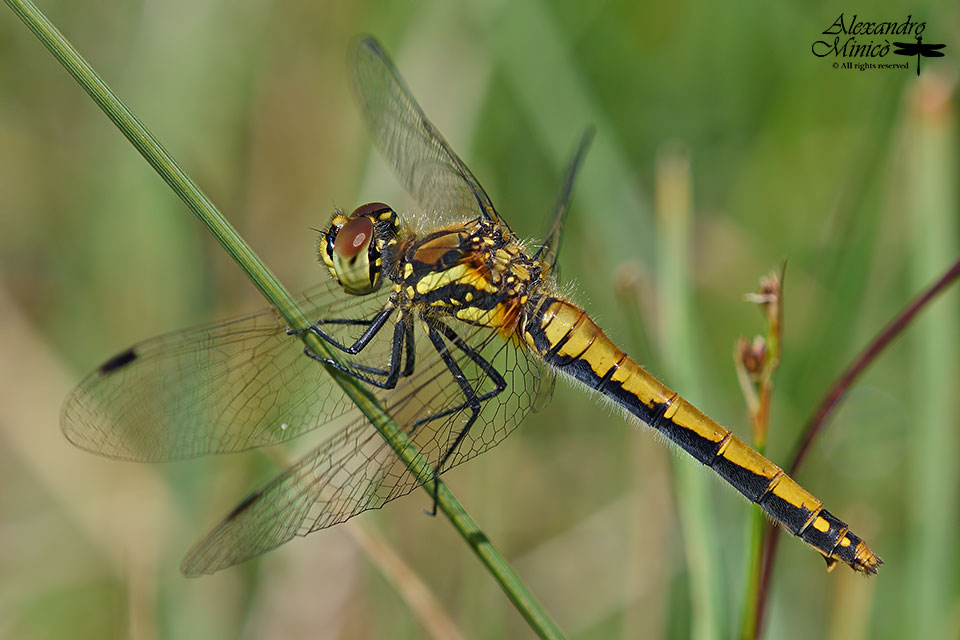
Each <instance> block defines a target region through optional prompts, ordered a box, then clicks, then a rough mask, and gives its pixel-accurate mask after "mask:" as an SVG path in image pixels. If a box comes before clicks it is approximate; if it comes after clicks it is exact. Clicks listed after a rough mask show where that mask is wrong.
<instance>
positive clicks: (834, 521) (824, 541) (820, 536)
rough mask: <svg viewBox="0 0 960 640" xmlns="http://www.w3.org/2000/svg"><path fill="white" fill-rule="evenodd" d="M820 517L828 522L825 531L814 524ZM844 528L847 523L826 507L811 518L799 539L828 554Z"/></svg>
mask: <svg viewBox="0 0 960 640" xmlns="http://www.w3.org/2000/svg"><path fill="white" fill-rule="evenodd" d="M820 518H823V519H824V520H826V521H827V523H828V524H829V527H827V530H826V531H820V529H817V528H816V527H815V526H814V524H815V523H816V522H817V521H818V520H819V519H820ZM846 528H847V524H846V523H845V522H843V521H842V520H840V518H837V517H836V516H834V515H833V514H832V513H830V512H829V511H827V510H826V509H822V510H821V511H820V513H818V514H817V517H816V518H814V519H813V522H811V523H810V525H809V526H808V527H807V528H806V529H804V530H803V532H802V533H801V534H800V539H801V540H803V541H804V542H806V543H807V544H809V545H811V546H813V547H816V548H817V549H820V550H821V551H823V552H824V553H827V554H829V553H830V552H831V551H833V548H834V547H835V546H836V544H837V542H838V541H839V539H840V532H841V531H843V530H844V529H846ZM848 562H849V560H848Z"/></svg>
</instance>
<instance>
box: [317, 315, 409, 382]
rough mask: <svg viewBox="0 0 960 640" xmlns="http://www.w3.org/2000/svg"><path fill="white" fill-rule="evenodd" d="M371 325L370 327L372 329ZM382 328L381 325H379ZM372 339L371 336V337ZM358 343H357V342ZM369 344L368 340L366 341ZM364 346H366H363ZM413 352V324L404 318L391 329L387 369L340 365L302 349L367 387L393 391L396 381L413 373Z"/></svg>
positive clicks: (359, 365) (360, 365)
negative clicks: (378, 377)
mask: <svg viewBox="0 0 960 640" xmlns="http://www.w3.org/2000/svg"><path fill="white" fill-rule="evenodd" d="M372 326H373V325H371V327H372ZM381 327H382V323H381ZM321 337H323V336H321ZM371 337H372V336H371ZM358 342H359V341H358ZM367 342H368V343H369V339H368V340H367ZM364 346H366V345H364ZM404 348H406V350H407V357H406V360H407V366H406V368H405V369H404V371H403V372H401V371H400V365H401V363H402V362H403V350H404ZM413 351H414V343H413V323H412V322H410V321H409V320H406V319H405V318H401V319H400V320H399V321H397V323H396V325H394V327H393V350H392V352H391V355H390V364H389V366H388V367H387V368H384V369H378V368H376V367H369V366H367V365H362V364H342V363H340V362H337V361H336V360H333V359H331V358H323V357H321V356H318V355H317V354H315V353H313V352H312V351H311V350H310V348H309V347H304V349H303V352H304V353H305V354H306V355H307V356H308V357H310V358H313V359H314V360H317V361H318V362H322V363H324V364H327V365H329V366H331V367H333V368H335V369H337V370H339V371H342V372H344V373H346V374H348V375H350V376H353V377H354V378H356V379H357V380H361V381H363V382H366V383H367V384H369V385H372V386H374V387H377V388H380V389H393V388H394V387H396V386H397V380H399V378H400V377H401V376H408V375H410V374H411V373H412V372H413V367H412V366H411V363H412V361H413V356H412V355H411V354H412V353H413ZM371 376H380V377H382V378H384V379H383V380H377V379H376V378H373V377H371Z"/></svg>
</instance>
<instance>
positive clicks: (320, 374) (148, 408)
mask: <svg viewBox="0 0 960 640" xmlns="http://www.w3.org/2000/svg"><path fill="white" fill-rule="evenodd" d="M385 296H386V294H385V295H384V296H367V297H358V296H347V295H344V293H343V291H342V289H340V287H339V286H338V285H337V284H336V283H335V282H334V281H333V280H332V279H330V280H329V282H327V283H325V284H323V285H320V286H318V287H316V288H314V289H311V290H309V291H307V292H305V293H303V294H301V296H300V297H299V303H300V305H301V307H302V308H303V310H304V312H305V313H306V314H307V317H308V318H311V319H317V320H319V319H320V318H334V317H350V318H354V317H359V318H369V317H371V316H372V315H373V314H374V313H376V311H377V310H379V309H381V308H382V307H383V305H384V304H385ZM327 328H330V329H332V330H337V331H338V332H339V333H338V335H337V337H338V338H340V339H341V340H349V339H350V336H349V335H348V333H349V332H355V333H358V332H359V331H361V330H362V328H363V327H356V326H342V327H341V326H332V327H329V326H328V327H327ZM286 329H287V327H286V325H285V324H284V323H283V322H282V321H281V320H280V319H279V317H278V316H277V315H276V314H275V313H274V312H273V310H272V309H266V310H264V311H261V312H260V313H257V314H254V315H251V316H248V317H245V318H241V319H238V320H232V321H228V322H224V323H221V324H214V325H209V326H204V327H199V328H194V329H187V330H184V331H178V332H174V333H170V334H168V335H164V336H160V337H157V338H153V339H151V340H147V341H145V342H142V343H140V344H138V345H136V346H134V347H132V348H130V349H128V350H126V351H124V352H122V353H121V354H119V355H117V356H115V357H113V358H111V359H110V360H109V361H107V362H106V363H105V364H104V365H102V366H101V367H100V368H99V369H97V370H96V371H94V372H93V373H91V374H90V375H89V376H87V378H86V379H84V380H83V381H82V382H81V383H80V385H79V386H78V387H77V388H76V389H75V390H74V391H73V392H72V393H71V394H70V396H69V397H68V398H67V400H66V402H65V404H64V407H63V411H62V414H61V425H62V428H63V432H64V434H65V435H66V436H67V439H68V440H70V441H71V442H72V443H74V444H75V445H77V446H78V447H80V448H82V449H86V450H88V451H92V452H94V453H98V454H101V455H105V456H109V457H113V458H119V459H126V460H138V461H149V462H159V461H166V460H179V459H185V458H191V457H195V456H199V455H204V454H210V453H223V452H230V451H241V450H244V449H250V448H253V447H261V446H265V445H270V444H275V443H278V442H283V441H285V440H289V439H291V438H294V437H296V436H299V435H301V434H303V433H305V432H307V431H310V430H312V429H315V428H317V427H319V426H321V425H324V424H326V423H328V422H330V421H331V420H334V419H335V418H337V417H340V416H343V415H344V414H348V413H350V412H355V411H356V406H355V405H354V404H353V403H352V402H351V401H350V400H349V399H348V398H347V397H346V396H345V395H344V394H343V392H342V390H341V389H340V388H339V387H338V386H337V385H336V384H335V383H334V382H333V380H332V378H331V377H330V375H329V374H327V372H326V371H325V370H324V368H323V367H322V366H321V365H320V364H319V363H317V362H316V361H314V360H312V359H310V358H308V357H306V356H305V355H304V354H303V343H302V342H301V341H300V340H299V339H298V338H297V337H296V336H290V335H287V332H286ZM382 333H383V335H378V336H377V339H375V340H374V341H373V342H372V343H371V344H370V345H369V346H368V347H367V349H365V350H364V351H363V358H362V361H364V362H366V361H369V362H376V363H378V364H377V366H383V363H384V362H388V361H389V354H390V347H391V345H392V339H391V338H392V336H391V335H389V334H390V333H392V332H391V331H389V329H385V330H384V331H383V332H382Z"/></svg>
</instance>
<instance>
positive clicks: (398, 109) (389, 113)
mask: <svg viewBox="0 0 960 640" xmlns="http://www.w3.org/2000/svg"><path fill="white" fill-rule="evenodd" d="M353 70H354V79H355V88H356V92H357V96H358V99H359V101H360V106H361V107H362V110H363V114H364V116H365V117H366V120H367V124H368V125H369V127H370V131H371V133H372V134H373V138H374V140H375V141H376V143H377V146H378V147H379V149H380V152H381V153H382V154H383V155H384V157H385V158H386V159H387V161H388V162H389V163H390V165H391V166H392V167H393V170H394V172H395V173H396V175H397V177H398V178H399V179H400V182H402V183H403V185H404V187H406V189H407V191H408V192H409V193H410V194H411V195H412V196H413V197H414V198H416V199H417V201H418V202H419V203H420V204H421V205H422V206H423V207H424V208H425V209H426V211H427V213H428V214H430V215H432V216H433V217H434V218H433V222H434V223H438V222H439V223H440V226H442V225H444V224H447V223H451V224H452V223H455V222H462V221H463V220H466V219H471V218H475V217H477V216H478V215H484V216H487V217H488V218H490V219H491V220H494V221H497V222H499V223H501V224H503V225H506V223H505V222H504V221H503V220H502V219H501V218H500V217H499V216H498V215H497V212H496V209H494V207H493V204H492V203H491V202H490V198H489V196H487V194H486V192H485V191H484V190H483V187H481V186H480V183H479V182H477V179H476V178H475V177H474V176H473V174H472V173H471V172H470V169H468V168H467V165H466V164H464V162H463V161H462V160H461V159H460V157H459V156H457V154H456V153H455V152H454V151H453V149H451V148H450V145H449V144H447V141H446V140H444V139H443V136H442V135H440V132H439V131H437V128H436V127H435V126H434V125H433V123H431V122H430V121H429V120H428V119H427V117H426V116H425V115H424V113H423V110H422V109H421V108H420V105H418V104H417V101H416V100H415V99H414V97H413V96H412V95H411V94H410V90H409V89H407V86H406V84H405V83H404V81H403V79H402V78H401V77H400V74H399V72H398V71H397V69H396V67H395V66H394V65H393V62H392V61H391V60H390V58H389V57H388V56H387V54H386V53H385V52H384V51H383V49H382V48H381V47H380V44H379V43H378V42H377V41H376V40H374V39H373V38H370V37H367V38H364V39H363V40H361V41H360V42H359V43H358V44H357V46H356V47H355V48H354V50H353Z"/></svg>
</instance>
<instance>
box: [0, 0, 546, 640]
mask: <svg viewBox="0 0 960 640" xmlns="http://www.w3.org/2000/svg"><path fill="white" fill-rule="evenodd" d="M5 1H6V3H7V5H8V6H10V8H11V9H12V10H13V11H14V13H16V14H17V15H18V16H19V17H20V19H21V20H22V21H23V22H24V24H26V25H27V27H28V28H29V29H30V30H31V31H32V32H33V33H34V35H36V36H37V37H38V38H39V39H40V41H41V42H42V43H43V44H44V46H45V47H46V48H47V49H48V50H49V51H50V53H52V54H53V55H54V57H55V58H57V60H59V61H60V63H61V64H62V65H63V66H64V67H65V68H66V69H67V71H68V72H69V73H70V75H72V76H73V77H74V79H75V80H76V81H77V82H78V83H79V84H80V86H82V87H83V89H84V90H85V91H86V92H87V93H88V94H89V95H90V97H91V98H93V100H94V102H96V103H97V105H98V106H99V107H100V108H101V109H102V110H103V111H104V113H106V114H107V117H109V118H110V120H111V121H112V122H113V123H114V124H115V125H116V126H117V127H118V128H119V129H120V131H121V132H123V134H124V136H126V138H127V139H128V140H129V141H130V142H131V143H132V144H133V146H134V147H135V148H136V149H137V150H138V151H139V152H140V154H141V155H142V156H143V157H144V158H145V159H146V161H147V162H148V163H150V165H151V166H152V167H153V168H154V169H155V170H156V172H157V173H158V174H159V175H160V177H162V178H163V180H164V181H165V182H166V183H167V184H168V185H169V186H170V188H171V189H173V191H174V192H175V193H176V194H177V195H178V196H180V199H181V200H183V202H184V203H185V204H186V205H187V207H189V208H190V210H191V211H193V213H194V214H195V215H196V216H197V217H198V218H199V219H200V222H201V223H203V225H204V226H205V227H206V228H207V229H208V230H209V231H210V233H212V234H213V236H214V237H215V238H216V239H217V241H218V242H219V243H220V245H221V246H222V247H223V248H224V250H225V251H226V252H227V253H228V254H229V255H230V256H231V257H232V258H233V259H234V261H236V262H237V264H238V265H239V266H240V268H241V269H243V271H244V273H246V274H247V276H248V277H249V278H250V279H251V281H253V283H254V285H255V286H256V287H257V288H258V289H259V290H260V292H261V293H262V294H263V296H264V297H265V298H266V299H267V300H268V301H269V302H270V304H271V305H273V306H274V308H276V310H277V312H278V313H279V314H280V315H281V317H282V318H283V319H284V321H285V322H286V323H287V324H288V325H289V326H290V327H292V328H294V329H300V328H304V327H307V326H308V325H309V322H308V321H307V319H306V317H305V316H304V315H303V312H302V311H301V310H300V309H299V308H298V307H297V305H296V303H295V302H294V300H293V299H292V298H291V296H290V294H289V293H288V292H287V291H286V289H285V288H284V287H283V285H281V284H280V282H279V281H278V280H277V278H276V277H275V276H274V275H273V273H271V272H270V270H269V269H268V268H267V267H266V265H264V264H263V262H262V261H261V260H260V258H259V257H258V256H257V255H256V254H255V253H254V252H253V250H252V249H251V248H250V247H249V246H248V245H247V244H246V243H245V242H244V241H243V239H242V238H241V237H240V235H239V234H238V233H237V231H236V230H235V229H234V228H233V227H232V226H231V225H230V224H229V223H228V222H227V221H226V220H225V219H224V217H223V216H222V214H221V213H220V212H219V211H218V210H217V208H216V206H215V205H214V204H213V202H212V201H211V200H210V199H209V198H208V197H207V196H206V195H205V194H204V193H203V191H201V190H200V188H199V187H198V186H197V184H196V183H195V182H194V181H193V180H192V179H191V178H190V177H189V176H188V175H187V174H186V172H185V171H184V170H183V169H182V168H181V167H180V166H179V165H178V164H177V162H176V161H175V160H174V159H173V157H172V156H171V155H170V154H169V153H168V152H167V151H166V150H165V149H164V148H163V147H162V146H161V145H160V143H159V142H158V141H157V139H156V138H154V136H153V135H152V134H151V133H150V132H149V131H148V130H147V128H146V127H145V126H144V125H143V123H141V122H140V121H139V120H138V119H137V117H136V116H135V115H134V114H133V113H132V112H131V111H130V110H129V109H128V108H127V107H126V105H124V104H123V102H122V101H121V100H120V99H119V98H118V97H117V96H116V95H115V94H114V93H113V92H112V91H111V90H110V88H109V87H108V86H107V85H106V83H104V81H103V80H102V79H101V78H100V77H99V75H97V73H96V72H95V71H94V70H93V68H92V67H91V66H90V65H89V64H88V63H87V62H86V61H85V60H84V59H83V58H82V57H81V56H80V54H79V53H78V52H77V51H76V49H74V48H73V46H72V45H71V44H70V43H69V42H68V41H67V40H66V38H64V36H63V34H61V33H60V32H59V30H58V29H57V28H56V27H55V26H54V25H53V23H51V22H50V21H49V20H48V19H47V18H46V16H44V15H43V14H42V13H41V12H40V10H39V9H38V8H37V7H36V5H34V4H33V3H32V2H30V1H29V0H5ZM301 337H302V339H303V341H304V342H305V343H306V344H307V346H308V347H310V349H311V350H312V351H313V352H314V353H317V354H321V355H323V356H330V357H332V355H333V354H330V352H329V351H328V350H327V347H326V345H325V344H324V343H323V342H322V341H321V340H320V339H319V338H318V337H317V336H316V335H314V334H312V333H309V332H306V333H303V334H302V336H301ZM328 371H329V373H330V375H332V376H333V377H334V379H335V380H336V381H337V383H338V384H339V385H340V386H341V388H343V390H344V392H345V393H346V394H347V395H348V396H349V397H350V399H351V400H353V401H354V402H355V403H356V404H357V406H358V407H359V408H360V410H361V411H363V413H364V415H366V417H367V418H368V419H369V420H370V423H371V424H372V425H373V426H374V427H375V428H376V429H377V431H379V432H380V434H381V435H382V436H383V438H384V439H385V440H386V441H387V443H388V444H389V445H390V446H391V447H392V448H393V450H394V451H395V452H396V453H397V455H398V456H400V458H401V459H402V460H403V461H404V463H405V464H406V465H407V467H408V468H409V469H410V472H411V473H413V474H414V476H415V477H416V478H417V479H418V480H419V481H420V482H421V483H423V485H424V488H425V489H427V490H428V491H429V492H430V493H431V494H432V482H433V480H432V473H433V471H432V468H431V466H430V464H429V463H428V462H427V461H426V460H425V459H424V458H423V457H422V456H421V455H420V452H419V451H418V450H417V449H416V447H415V446H414V445H413V444H412V443H411V442H410V441H409V440H408V439H407V437H406V435H405V434H404V433H403V431H402V430H401V429H400V428H399V427H398V425H397V424H396V423H395V422H394V421H393V420H392V419H391V417H390V416H389V414H387V413H386V412H385V411H384V410H383V408H382V407H380V406H379V404H378V403H377V401H376V399H375V398H374V397H373V395H372V394H371V393H370V392H369V390H368V389H366V388H365V387H364V386H362V385H361V384H359V383H358V382H357V381H356V380H354V379H353V378H351V377H350V376H348V375H344V374H341V373H340V372H338V371H336V370H333V369H330V368H328ZM436 482H437V483H438V485H439V487H438V492H437V506H438V507H439V509H440V510H441V511H442V512H443V513H444V514H445V515H446V516H447V517H448V518H449V519H450V522H451V523H452V524H453V525H454V527H455V528H456V530H457V532H458V533H459V534H460V535H461V536H462V537H463V539H464V540H465V541H466V542H467V544H468V545H470V547H471V548H472V549H473V550H474V552H475V553H476V554H477V556H478V557H479V558H480V560H481V562H483V564H484V565H485V566H486V567H487V569H488V570H489V571H490V573H491V574H492V575H493V577H494V578H495V579H496V580H497V582H498V583H499V584H500V586H501V587H502V588H503V590H504V592H505V593H506V594H507V597H508V598H509V599H510V600H511V602H513V603H514V605H515V606H516V607H517V609H518V610H519V612H520V614H521V615H522V616H523V617H524V618H525V619H526V620H527V622H528V623H529V624H530V626H531V627H532V628H533V630H534V631H535V632H536V633H537V634H539V635H540V636H541V637H543V638H560V637H562V633H561V632H560V630H559V628H558V627H557V626H556V624H555V623H554V622H553V621H552V620H551V619H550V617H549V616H548V615H547V613H546V611H545V610H544V609H543V608H542V607H541V606H540V604H539V603H538V602H537V601H536V600H535V599H534V597H533V595H532V594H531V593H530V591H529V589H528V588H527V587H526V585H524V584H523V582H522V581H521V580H520V578H519V576H518V575H517V574H516V572H514V571H513V569H512V568H511V567H510V565H509V564H508V563H507V561H506V560H505V559H504V558H503V556H502V555H501V554H500V553H499V552H498V551H497V549H496V548H495V547H494V546H493V545H492V544H491V543H490V541H489V540H487V538H486V536H485V535H484V534H483V532H482V531H481V530H480V528H479V527H478V526H477V524H476V522H474V521H473V519H472V518H471V517H470V516H469V514H468V513H467V511H466V510H465V509H464V507H463V505H461V504H460V503H459V501H458V500H457V499H456V497H455V496H454V495H453V493H452V492H451V491H450V490H449V489H448V488H447V487H446V485H445V484H443V483H442V482H440V481H439V480H437V481H436Z"/></svg>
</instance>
